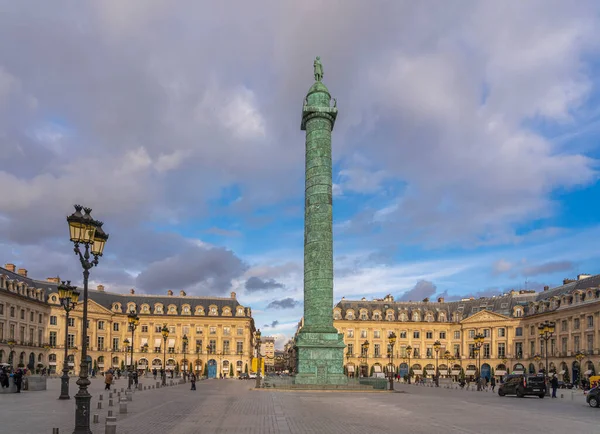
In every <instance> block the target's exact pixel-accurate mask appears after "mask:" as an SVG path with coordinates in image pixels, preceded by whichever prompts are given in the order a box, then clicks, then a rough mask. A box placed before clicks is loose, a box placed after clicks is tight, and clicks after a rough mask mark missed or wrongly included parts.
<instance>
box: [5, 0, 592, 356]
mask: <svg viewBox="0 0 600 434" xmlns="http://www.w3.org/2000/svg"><path fill="white" fill-rule="evenodd" d="M234 3H236V4H235V7H223V6H215V5H213V4H210V5H206V4H201V3H200V2H194V1H181V2H178V3H177V5H176V6H172V5H171V6H169V5H166V4H164V2H159V1H142V0H130V1H128V2H122V1H118V0H106V1H104V2H96V3H89V4H87V3H85V4H84V3H81V4H77V5H75V6H74V5H72V4H70V6H69V8H68V11H69V12H68V13H64V11H65V10H67V9H65V8H56V7H40V6H39V5H36V7H35V8H33V7H30V6H28V5H27V2H12V3H7V4H5V5H3V6H2V9H3V10H2V11H1V12H2V13H0V29H1V30H0V151H1V152H0V185H2V186H3V191H4V192H5V194H3V195H1V196H0V249H1V251H3V252H4V257H3V260H4V261H5V262H14V263H16V264H17V265H18V266H24V267H25V268H28V269H29V270H30V274H31V275H32V276H35V277H38V278H45V277H47V276H53V275H57V274H59V275H60V276H61V277H63V278H69V279H71V280H73V281H77V280H78V277H77V276H79V275H80V270H79V269H78V264H77V262H76V261H75V259H76V258H75V257H74V256H73V255H72V252H71V249H70V247H69V243H68V240H66V225H65V222H64V216H65V215H67V214H69V213H70V212H71V206H72V204H74V203H83V204H85V205H89V206H91V207H93V208H94V212H93V215H94V216H95V217H96V218H99V219H101V220H103V221H104V222H105V227H106V229H107V231H108V232H109V233H110V234H111V238H110V240H109V243H108V245H107V248H106V255H105V257H104V258H103V259H102V262H101V265H100V266H99V267H98V268H96V269H94V270H93V272H92V279H93V285H96V284H100V283H102V284H104V285H105V287H106V288H107V289H108V290H112V291H117V292H120V291H128V290H129V289H130V288H132V287H133V288H136V291H138V292H142V293H144V292H145V293H161V294H162V293H166V291H167V290H169V289H171V290H174V291H175V292H177V290H180V289H184V290H186V291H187V293H188V294H196V295H215V296H228V295H229V292H230V291H236V293H237V294H238V298H239V300H240V302H241V303H242V304H245V305H249V306H251V307H252V308H253V312H254V315H255V318H256V322H257V325H258V326H259V327H261V328H262V329H263V333H264V335H269V334H272V335H275V336H276V337H277V338H278V341H277V342H278V345H279V346H281V345H283V343H284V341H285V339H287V337H289V336H290V335H291V334H293V332H294V329H295V326H296V324H297V322H298V320H299V319H300V318H301V316H302V312H303V306H302V298H303V295H302V259H303V257H302V255H303V253H302V242H303V206H304V198H303V193H304V180H303V170H304V136H303V132H302V131H300V108H301V103H302V100H303V98H304V96H305V94H306V92H307V90H308V88H309V87H310V86H311V84H312V80H313V75H312V62H313V59H314V57H315V56H316V55H319V56H321V59H322V62H323V65H324V70H325V77H324V82H325V84H326V85H327V86H328V88H329V90H330V91H331V93H332V96H333V97H335V98H336V99H337V105H338V108H339V110H340V112H339V117H338V120H337V122H336V126H335V130H334V134H333V158H334V161H333V164H334V173H333V183H334V193H335V196H334V235H335V241H334V250H335V271H336V280H335V299H336V300H338V299H339V298H341V297H342V296H345V297H347V298H361V297H363V296H364V297H367V298H373V297H381V296H384V295H386V294H388V293H390V294H393V295H394V296H396V297H398V298H402V299H412V300H421V299H423V298H424V297H427V296H428V297H435V296H440V295H443V296H445V297H447V298H453V297H461V296H466V295H475V296H483V295H493V294H496V293H499V292H502V291H506V290H508V289H513V288H515V289H522V288H529V289H540V288H542V287H543V286H544V285H550V286H553V285H558V284H560V283H561V282H562V279H564V278H567V277H575V276H576V275H577V274H580V273H592V274H595V273H600V268H599V266H598V263H600V262H599V259H600V253H599V249H598V248H597V241H596V240H598V239H599V235H600V224H599V222H598V217H597V216H598V213H599V210H600V209H599V208H600V204H599V201H598V198H599V197H600V183H599V182H598V175H599V170H600V165H599V159H600V145H599V143H598V136H599V132H600V109H598V101H599V100H600V92H599V84H600V83H599V81H598V77H599V76H600V74H599V72H600V71H599V69H600V62H599V61H598V59H599V58H600V57H599V50H600V42H599V41H598V38H597V34H598V30H599V29H600V26H599V18H598V17H599V16H600V15H599V14H598V12H600V10H599V9H600V6H598V4H597V2H594V1H580V2H577V4H576V5H573V4H571V3H569V2H566V1H542V0H539V1H534V0H532V1H529V2H526V3H524V2H517V1H507V2H479V3H473V2H469V1H455V2H453V4H452V7H450V6H449V4H448V2H444V1H441V0H430V1H423V2H419V4H415V3H414V2H412V1H397V2H391V3H390V2H385V3H384V2H382V3H381V4H380V5H379V7H377V8H375V7H372V6H371V5H366V4H365V3H364V2H360V1H358V0H356V1H354V0H347V1H344V2H335V1H334V2H328V3H327V4H323V3H322V2H319V1H316V0H314V1H313V0H311V1H304V2H296V3H295V4H291V3H289V4H288V3H286V2H280V3H279V4H278V5H277V6H273V4H272V3H271V2H260V1H259V2H258V3H257V2H253V3H252V5H249V4H247V2H242V1H240V2H234ZM316 11H318V13H316ZM17 18H18V19H17ZM23 20H24V21H25V22H26V23H27V26H22V25H20V24H19V23H21V22H23ZM214 23H220V24H219V25H218V26H215V25H214ZM30 28H35V29H36V32H35V33H33V32H30V31H28V30H27V29H30ZM257 29H260V31H257ZM307 29H311V31H310V32H309V31H307ZM374 29H376V30H377V31H374ZM15 40H19V41H21V43H20V44H14V42H12V41H15ZM49 47H51V48H49Z"/></svg>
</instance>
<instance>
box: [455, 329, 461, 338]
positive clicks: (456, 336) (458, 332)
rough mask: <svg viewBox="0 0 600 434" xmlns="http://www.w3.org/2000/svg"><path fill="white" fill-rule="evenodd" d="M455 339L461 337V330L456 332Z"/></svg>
mask: <svg viewBox="0 0 600 434" xmlns="http://www.w3.org/2000/svg"><path fill="white" fill-rule="evenodd" d="M454 339H460V330H456V331H455V332H454Z"/></svg>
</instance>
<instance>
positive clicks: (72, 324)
mask: <svg viewBox="0 0 600 434" xmlns="http://www.w3.org/2000/svg"><path fill="white" fill-rule="evenodd" d="M69 327H75V318H73V317H69Z"/></svg>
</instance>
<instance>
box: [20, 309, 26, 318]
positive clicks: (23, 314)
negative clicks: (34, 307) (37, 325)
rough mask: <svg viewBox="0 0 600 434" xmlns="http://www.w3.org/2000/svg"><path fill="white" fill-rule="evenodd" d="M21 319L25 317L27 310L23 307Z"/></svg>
mask: <svg viewBox="0 0 600 434" xmlns="http://www.w3.org/2000/svg"><path fill="white" fill-rule="evenodd" d="M21 319H25V310H24V309H21Z"/></svg>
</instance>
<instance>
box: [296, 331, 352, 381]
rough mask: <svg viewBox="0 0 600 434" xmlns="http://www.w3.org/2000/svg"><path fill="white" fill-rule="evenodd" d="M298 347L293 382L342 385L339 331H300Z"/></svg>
mask: <svg viewBox="0 0 600 434" xmlns="http://www.w3.org/2000/svg"><path fill="white" fill-rule="evenodd" d="M296 346H297V348H298V373H297V374H296V376H295V378H294V383H295V384H314V385H324V386H326V385H329V384H332V385H334V384H335V385H343V384H347V383H348V377H346V375H344V349H345V348H346V345H345V344H344V337H343V335H341V334H339V333H313V332H306V331H304V332H303V331H302V330H301V331H300V333H299V335H298V340H297V342H296Z"/></svg>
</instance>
